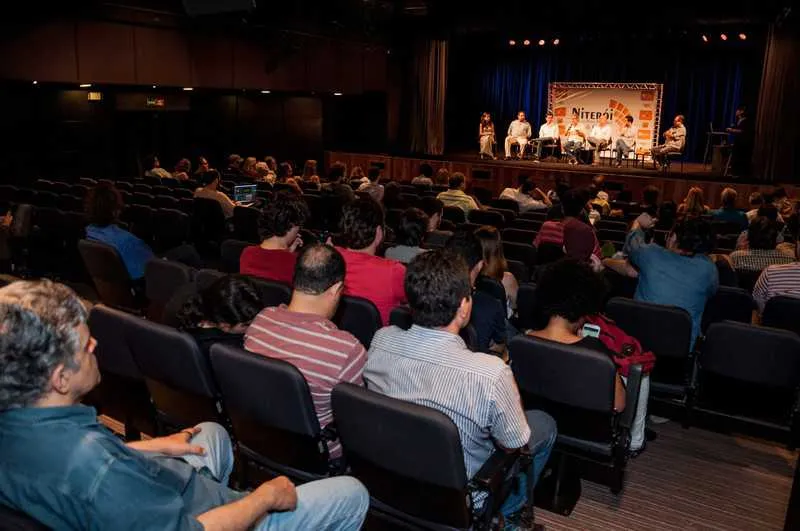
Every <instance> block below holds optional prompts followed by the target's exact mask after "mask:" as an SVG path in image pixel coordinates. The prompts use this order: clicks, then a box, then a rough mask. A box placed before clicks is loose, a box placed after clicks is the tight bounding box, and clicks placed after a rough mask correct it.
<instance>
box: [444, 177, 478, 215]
mask: <svg viewBox="0 0 800 531" xmlns="http://www.w3.org/2000/svg"><path fill="white" fill-rule="evenodd" d="M466 181H467V180H466V178H465V177H464V174H463V173H461V172H455V173H454V174H453V175H451V176H450V183H449V185H448V187H449V189H448V190H446V191H444V192H440V193H439V195H437V196H436V198H437V199H439V200H440V201H441V202H442V203H444V204H445V206H454V207H458V208H460V209H461V210H463V211H464V213H465V214H468V213H469V211H470V210H476V209H478V208H480V206H479V205H478V203H477V201H475V199H474V198H473V197H472V196H469V195H467V194H466V192H464V190H465V189H466V187H467V185H466Z"/></svg>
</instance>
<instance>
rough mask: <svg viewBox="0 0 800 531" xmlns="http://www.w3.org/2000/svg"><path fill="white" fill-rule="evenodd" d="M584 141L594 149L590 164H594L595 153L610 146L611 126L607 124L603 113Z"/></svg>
mask: <svg viewBox="0 0 800 531" xmlns="http://www.w3.org/2000/svg"><path fill="white" fill-rule="evenodd" d="M586 141H587V142H588V143H589V145H590V146H591V147H593V148H594V153H593V155H592V162H593V163H595V164H596V163H597V152H598V151H601V150H603V149H605V148H606V147H608V145H609V144H611V126H610V125H609V124H608V116H606V114H605V113H603V114H601V115H600V119H599V120H598V122H597V123H596V124H595V125H594V127H592V131H591V132H590V133H589V137H588V138H587V139H586Z"/></svg>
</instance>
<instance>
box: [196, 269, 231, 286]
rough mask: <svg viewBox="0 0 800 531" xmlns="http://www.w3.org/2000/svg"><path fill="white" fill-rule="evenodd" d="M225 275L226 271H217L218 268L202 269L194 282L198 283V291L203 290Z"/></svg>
mask: <svg viewBox="0 0 800 531" xmlns="http://www.w3.org/2000/svg"><path fill="white" fill-rule="evenodd" d="M224 276H225V273H223V272H222V271H217V270H216V269H200V270H199V271H197V274H196V275H195V276H194V282H195V284H197V291H203V290H204V289H206V288H208V287H209V286H211V284H213V283H214V282H216V281H217V280H219V279H220V278H222V277H224Z"/></svg>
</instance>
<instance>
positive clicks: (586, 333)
mask: <svg viewBox="0 0 800 531" xmlns="http://www.w3.org/2000/svg"><path fill="white" fill-rule="evenodd" d="M581 337H594V338H597V337H600V327H599V326H597V325H596V324H591V323H586V324H584V325H583V328H581Z"/></svg>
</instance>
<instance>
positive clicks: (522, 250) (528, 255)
mask: <svg viewBox="0 0 800 531" xmlns="http://www.w3.org/2000/svg"><path fill="white" fill-rule="evenodd" d="M503 254H504V255H505V257H506V258H508V259H510V260H516V261H518V262H522V263H523V264H525V265H526V266H528V267H533V266H534V265H535V264H536V247H534V246H533V245H531V244H530V243H513V242H503ZM518 280H519V281H520V282H523V281H524V280H526V279H518Z"/></svg>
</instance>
